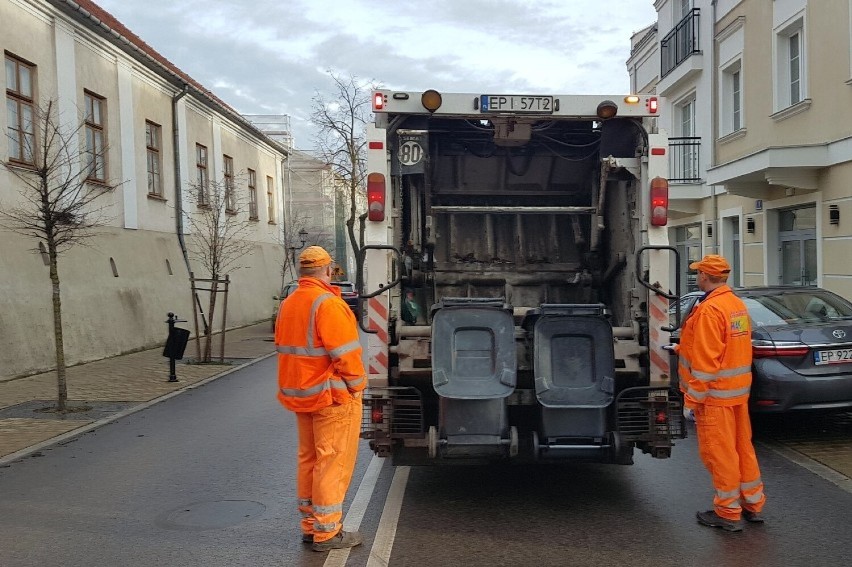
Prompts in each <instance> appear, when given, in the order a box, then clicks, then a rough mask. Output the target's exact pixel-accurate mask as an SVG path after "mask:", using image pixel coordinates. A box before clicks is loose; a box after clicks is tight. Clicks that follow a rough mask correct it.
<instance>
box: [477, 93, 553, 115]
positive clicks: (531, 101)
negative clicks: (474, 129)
mask: <svg viewBox="0 0 852 567" xmlns="http://www.w3.org/2000/svg"><path fill="white" fill-rule="evenodd" d="M479 111H480V112H529V113H531V114H553V97H552V96H533V95H481V96H480V97H479Z"/></svg>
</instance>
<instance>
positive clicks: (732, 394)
mask: <svg viewBox="0 0 852 567" xmlns="http://www.w3.org/2000/svg"><path fill="white" fill-rule="evenodd" d="M750 391H751V387H750V386H746V387H745V388H737V389H736V390H713V389H710V390H707V391H706V392H696V391H695V390H693V389H692V388H690V387H689V386H687V387H686V393H687V394H689V395H690V396H692V397H693V398H695V399H696V400H703V399H704V398H706V397H707V396H710V397H711V398H718V399H722V400H724V399H729V398H736V397H738V396H745V395H747V394H748V393H749V392H750Z"/></svg>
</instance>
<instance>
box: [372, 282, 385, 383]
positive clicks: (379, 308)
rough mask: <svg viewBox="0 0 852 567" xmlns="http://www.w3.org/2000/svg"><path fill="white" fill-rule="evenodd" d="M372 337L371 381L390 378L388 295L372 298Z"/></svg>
mask: <svg viewBox="0 0 852 567" xmlns="http://www.w3.org/2000/svg"><path fill="white" fill-rule="evenodd" d="M367 320H368V324H369V328H370V329H372V330H375V331H378V332H377V333H376V334H371V335H370V346H369V363H368V372H369V378H370V380H375V379H385V380H386V379H387V377H388V298H387V295H386V294H382V295H379V296H376V297H371V298H370V299H369V302H368V305H367Z"/></svg>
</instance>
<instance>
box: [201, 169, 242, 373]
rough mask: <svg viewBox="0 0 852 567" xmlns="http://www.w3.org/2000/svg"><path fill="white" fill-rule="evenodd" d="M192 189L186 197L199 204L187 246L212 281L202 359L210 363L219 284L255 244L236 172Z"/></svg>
mask: <svg viewBox="0 0 852 567" xmlns="http://www.w3.org/2000/svg"><path fill="white" fill-rule="evenodd" d="M192 189H193V190H192V191H191V193H190V196H189V198H188V199H187V200H188V201H190V202H194V203H195V204H196V212H195V213H190V214H189V215H188V216H187V223H186V224H187V227H188V228H189V230H190V237H189V246H188V247H187V248H188V253H189V256H190V258H192V259H193V260H196V261H197V262H198V263H199V264H200V265H201V267H202V268H203V269H204V271H205V272H206V274H205V275H207V276H208V277H209V279H210V280H211V281H210V288H209V292H210V297H209V300H208V302H207V319H208V321H209V324H206V325H205V326H204V347H203V349H202V353H201V361H200V362H210V359H211V353H212V345H213V321H214V320H215V319H214V316H215V314H216V299H217V297H218V294H219V285H220V284H221V283H222V281H223V279H222V278H223V277H224V276H225V275H227V274H229V273H230V272H231V271H234V270H238V269H239V268H241V267H242V266H240V265H239V261H240V260H241V259H242V258H244V257H245V256H249V255H251V253H252V251H253V245H252V243H251V241H249V240H248V238H247V237H248V236H249V230H250V225H249V223H248V222H247V221H246V220H245V219H244V218H243V215H242V213H243V210H244V208H245V203H244V201H243V199H241V198H240V197H239V195H240V192H239V191H238V190H237V189H238V187H237V180H236V179H235V177H234V176H233V174H226V176H225V178H224V179H223V180H222V181H207V182H206V183H204V185H203V186H199V185H198V184H192ZM222 332H223V333H224V332H225V329H222Z"/></svg>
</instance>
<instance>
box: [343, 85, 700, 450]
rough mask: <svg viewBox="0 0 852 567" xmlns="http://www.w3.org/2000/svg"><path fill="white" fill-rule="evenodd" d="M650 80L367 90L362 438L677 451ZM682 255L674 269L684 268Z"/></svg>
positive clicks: (448, 446)
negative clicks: (633, 84)
mask: <svg viewBox="0 0 852 567" xmlns="http://www.w3.org/2000/svg"><path fill="white" fill-rule="evenodd" d="M661 102H662V101H661V100H660V99H658V98H657V97H656V96H652V95H627V96H625V95H619V96H591V95H556V94H534V95H506V94H482V93H473V94H459V93H452V94H450V93H441V92H438V91H435V90H429V91H426V92H404V91H392V90H380V91H376V92H374V93H373V99H372V107H373V108H372V110H373V114H374V116H375V121H374V123H371V124H369V125H368V128H367V147H368V149H367V162H366V165H367V183H366V190H367V203H368V205H367V206H368V221H367V223H366V224H367V226H366V232H365V235H366V246H365V247H364V249H363V250H361V251H360V253H359V254H358V261H357V263H358V269H357V280H358V282H357V286H358V288H359V292H360V298H361V309H360V317H361V324H362V328H363V329H364V330H365V332H367V333H369V335H368V336H369V339H368V343H369V344H368V348H367V349H366V351H367V352H366V357H367V367H368V372H369V390H368V392H367V394H366V395H365V399H364V403H365V411H364V419H363V424H362V425H363V426H362V437H364V438H366V439H369V440H370V445H371V447H372V449H373V450H374V451H375V452H376V454H378V455H381V456H390V457H392V459H393V462H394V464H397V465H429V464H459V463H491V462H536V461H538V462H559V461H577V460H584V461H594V462H604V463H617V464H631V463H632V462H633V454H634V449H636V448H638V449H640V450H641V451H642V452H643V453H648V454H650V455H651V456H653V457H658V458H665V457H668V456H670V454H671V448H672V446H673V441H674V440H675V439H677V438H678V437H681V436H683V434H684V424H683V418H682V402H681V399H680V395H679V393H678V392H677V385H676V381H675V380H672V376H673V373H672V371H671V370H670V368H669V357H668V354H667V353H666V352H665V351H664V350H663V349H662V347H663V345H667V344H668V343H669V333H670V331H671V330H672V329H671V328H670V327H669V315H668V310H669V302H670V300H671V299H672V298H673V297H674V296H673V295H672V290H673V288H672V287H671V286H670V284H669V273H670V270H671V268H672V266H675V265H676V263H677V260H676V252H675V250H674V249H673V248H672V247H670V246H669V245H668V240H667V238H668V237H667V228H666V222H667V217H668V181H667V179H666V177H667V174H668V139H667V137H666V135H665V134H664V133H661V132H658V131H656V122H657V117H658V109H659V108H661V106H662V104H661ZM675 273H677V271H675Z"/></svg>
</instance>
